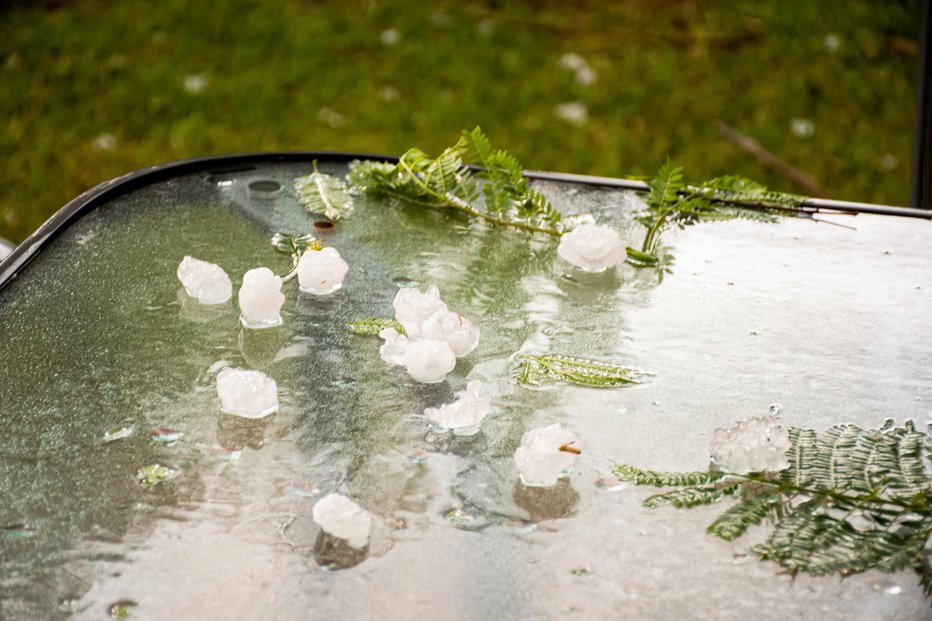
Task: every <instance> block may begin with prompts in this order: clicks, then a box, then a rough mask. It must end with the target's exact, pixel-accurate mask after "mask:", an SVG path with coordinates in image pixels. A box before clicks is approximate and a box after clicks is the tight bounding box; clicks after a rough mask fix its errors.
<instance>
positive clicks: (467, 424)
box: [424, 380, 492, 436]
mask: <svg viewBox="0 0 932 621" xmlns="http://www.w3.org/2000/svg"><path fill="white" fill-rule="evenodd" d="M481 390H482V382H480V381H478V380H476V381H472V382H469V384H467V385H466V390H465V391H464V392H462V393H460V396H459V399H457V400H456V401H454V402H453V403H447V404H445V405H442V406H440V407H439V408H427V409H426V410H424V416H426V417H427V419H428V420H429V421H431V422H432V423H434V424H435V425H437V427H439V428H441V429H449V430H451V431H453V434H454V435H457V436H471V435H475V434H477V433H479V426H480V425H481V423H482V419H483V418H485V417H486V416H487V415H488V413H489V410H490V409H491V407H492V402H491V401H490V400H489V399H483V398H482V397H480V396H479V392H480V391H481Z"/></svg>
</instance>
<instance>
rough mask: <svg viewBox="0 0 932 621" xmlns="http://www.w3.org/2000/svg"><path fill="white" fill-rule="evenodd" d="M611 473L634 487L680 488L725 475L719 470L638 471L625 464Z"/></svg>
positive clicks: (712, 481)
mask: <svg viewBox="0 0 932 621" xmlns="http://www.w3.org/2000/svg"><path fill="white" fill-rule="evenodd" d="M612 472H614V473H615V476H616V477H618V479H619V480H621V481H633V482H634V484H635V485H650V486H652V487H681V486H684V485H703V484H707V483H715V482H716V481H720V480H722V479H723V478H725V476H726V475H725V473H724V472H721V471H719V470H708V471H705V472H654V471H651V470H640V469H639V468H635V467H634V466H629V465H626V464H616V465H615V467H614V468H612Z"/></svg>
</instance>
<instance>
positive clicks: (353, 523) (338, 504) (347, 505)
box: [311, 493, 372, 548]
mask: <svg viewBox="0 0 932 621" xmlns="http://www.w3.org/2000/svg"><path fill="white" fill-rule="evenodd" d="M311 512H312V514H313V517H314V521H315V522H316V523H317V525H318V526H320V527H321V529H323V531H324V532H325V533H328V534H330V535H333V536H334V537H338V538H340V539H344V540H346V542H347V543H348V544H349V545H350V546H352V547H354V548H364V547H366V546H367V545H368V544H369V533H370V531H371V530H372V515H371V514H370V513H369V512H368V511H366V510H365V509H363V508H362V507H360V506H359V505H357V504H356V503H355V502H353V501H352V500H350V499H349V498H347V497H346V496H343V495H342V494H336V493H332V494H327V495H326V496H324V497H323V498H321V499H320V500H318V501H317V504H315V505H314V508H313V509H312V510H311Z"/></svg>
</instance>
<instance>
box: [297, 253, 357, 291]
mask: <svg viewBox="0 0 932 621" xmlns="http://www.w3.org/2000/svg"><path fill="white" fill-rule="evenodd" d="M347 270H349V265H347V264H346V261H344V260H343V258H342V257H341V256H340V253H339V252H337V249H336V248H330V247H327V248H324V249H323V250H308V251H307V252H305V253H304V254H302V255H301V258H300V259H299V260H298V286H299V287H300V288H301V291H304V292H307V293H312V294H314V295H327V294H329V293H333V292H334V291H337V290H338V289H340V288H341V287H342V286H343V279H344V278H345V277H346V272H347Z"/></svg>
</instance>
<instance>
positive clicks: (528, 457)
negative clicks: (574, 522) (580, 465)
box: [515, 423, 581, 487]
mask: <svg viewBox="0 0 932 621" xmlns="http://www.w3.org/2000/svg"><path fill="white" fill-rule="evenodd" d="M580 448H581V447H580V446H579V440H578V439H577V438H576V434H575V433H573V432H572V431H570V430H569V429H564V428H563V427H562V426H561V425H560V424H559V423H555V424H553V425H550V426H549V427H543V428H540V429H532V430H531V431H528V432H527V433H525V434H524V435H523V436H521V446H519V447H518V450H516V451H515V466H517V467H518V472H519V473H520V476H521V482H522V483H524V484H525V485H526V486H528V487H550V486H552V485H556V484H557V481H558V480H559V479H560V478H561V477H563V476H566V474H567V473H568V471H569V469H570V467H571V466H572V465H573V462H574V461H576V456H577V455H578V454H579V452H580Z"/></svg>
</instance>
